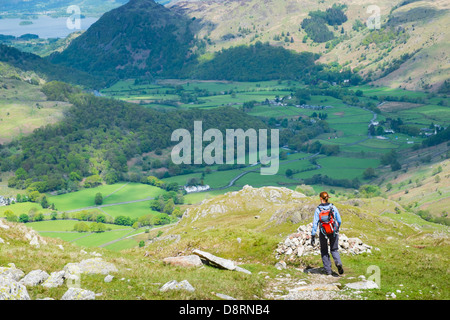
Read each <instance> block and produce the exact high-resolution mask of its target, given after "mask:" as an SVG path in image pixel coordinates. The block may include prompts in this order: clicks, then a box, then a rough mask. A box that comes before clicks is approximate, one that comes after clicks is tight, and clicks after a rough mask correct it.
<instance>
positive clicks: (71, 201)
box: [48, 183, 125, 211]
mask: <svg viewBox="0 0 450 320" xmlns="http://www.w3.org/2000/svg"><path fill="white" fill-rule="evenodd" d="M124 185H125V183H116V184H112V185H103V186H99V187H96V188H90V189H83V190H80V191H77V192H72V193H66V194H62V195H58V196H51V197H49V198H48V201H49V203H54V204H55V207H56V209H57V210H59V211H69V210H75V209H81V208H87V207H93V206H95V202H94V199H95V195H96V194H97V193H98V192H100V193H101V194H102V195H103V197H104V198H105V197H106V196H107V195H109V194H111V193H112V192H114V191H116V190H117V189H119V188H121V187H123V186H124Z"/></svg>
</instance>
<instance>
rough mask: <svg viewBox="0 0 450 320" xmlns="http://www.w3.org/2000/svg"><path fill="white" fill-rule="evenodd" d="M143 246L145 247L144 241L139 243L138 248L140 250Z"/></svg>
mask: <svg viewBox="0 0 450 320" xmlns="http://www.w3.org/2000/svg"><path fill="white" fill-rule="evenodd" d="M144 246H145V241H144V240H141V241H139V248H142V247H144Z"/></svg>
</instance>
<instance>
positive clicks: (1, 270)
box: [0, 263, 25, 281]
mask: <svg viewBox="0 0 450 320" xmlns="http://www.w3.org/2000/svg"><path fill="white" fill-rule="evenodd" d="M8 265H9V268H6V267H0V277H1V276H6V277H10V278H11V279H13V280H14V281H19V280H20V279H21V278H22V277H23V276H24V275H25V273H24V272H23V271H22V270H20V269H17V268H16V266H15V264H14V263H10V264H8Z"/></svg>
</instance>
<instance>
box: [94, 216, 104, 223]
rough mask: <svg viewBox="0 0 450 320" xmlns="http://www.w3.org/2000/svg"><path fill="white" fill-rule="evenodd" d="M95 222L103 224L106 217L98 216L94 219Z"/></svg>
mask: <svg viewBox="0 0 450 320" xmlns="http://www.w3.org/2000/svg"><path fill="white" fill-rule="evenodd" d="M95 221H96V222H101V223H105V222H106V217H105V215H104V214H99V215H98V216H97V217H96V218H95Z"/></svg>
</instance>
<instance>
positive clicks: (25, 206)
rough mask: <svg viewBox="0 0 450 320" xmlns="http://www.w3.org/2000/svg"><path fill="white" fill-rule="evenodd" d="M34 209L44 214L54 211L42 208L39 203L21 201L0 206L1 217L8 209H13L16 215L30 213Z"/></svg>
mask: <svg viewBox="0 0 450 320" xmlns="http://www.w3.org/2000/svg"><path fill="white" fill-rule="evenodd" d="M32 209H34V210H36V212H37V213H39V212H41V213H43V214H49V213H51V212H52V210H49V209H42V206H41V205H40V204H39V203H33V202H21V203H15V204H12V205H9V206H2V207H0V217H3V216H4V213H5V212H6V211H7V210H10V211H12V212H13V213H14V214H15V215H16V216H20V215H21V214H28V213H29V212H30V210H32Z"/></svg>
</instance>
